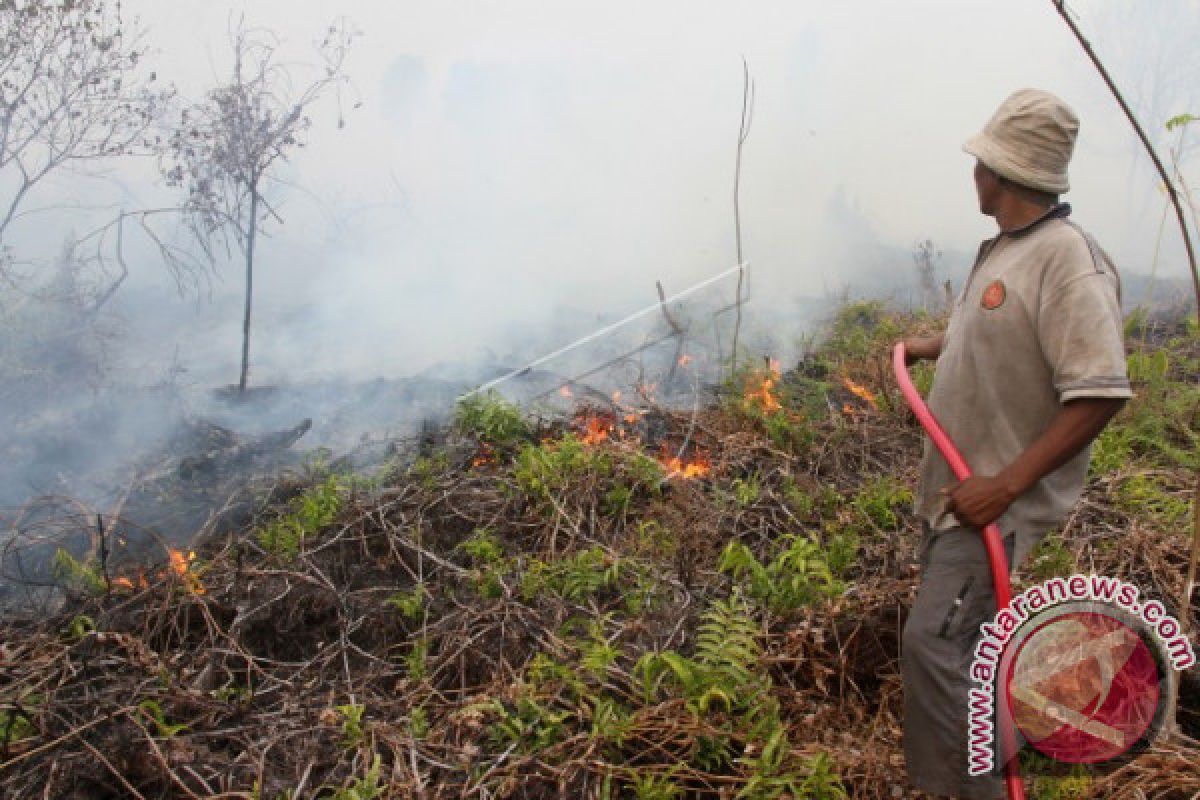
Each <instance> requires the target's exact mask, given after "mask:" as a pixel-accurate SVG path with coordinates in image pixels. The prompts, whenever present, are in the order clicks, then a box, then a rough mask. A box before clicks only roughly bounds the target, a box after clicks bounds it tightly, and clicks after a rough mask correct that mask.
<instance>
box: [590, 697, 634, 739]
mask: <svg viewBox="0 0 1200 800" xmlns="http://www.w3.org/2000/svg"><path fill="white" fill-rule="evenodd" d="M632 728H633V719H632V718H631V716H630V714H629V712H628V711H627V710H626V709H624V708H622V707H621V705H620V704H619V703H617V701H615V700H613V699H612V698H611V697H605V696H601V697H597V698H596V699H595V701H594V703H593V707H592V729H591V737H592V738H593V739H596V740H598V741H601V742H605V743H610V744H613V745H615V746H617V747H621V746H622V745H623V744H624V743H625V737H626V736H628V735H629V731H630V730H631V729H632Z"/></svg>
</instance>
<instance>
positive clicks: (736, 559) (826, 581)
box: [717, 534, 842, 611]
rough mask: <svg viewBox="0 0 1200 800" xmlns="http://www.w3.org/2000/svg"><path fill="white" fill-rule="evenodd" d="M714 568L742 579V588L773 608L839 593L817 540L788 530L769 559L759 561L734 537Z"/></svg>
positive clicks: (795, 604) (782, 607)
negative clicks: (773, 556) (767, 561)
mask: <svg viewBox="0 0 1200 800" xmlns="http://www.w3.org/2000/svg"><path fill="white" fill-rule="evenodd" d="M717 569H719V570H720V571H722V572H728V573H729V574H730V575H732V576H733V578H734V580H738V581H742V580H744V581H745V582H746V591H747V593H748V594H749V595H750V596H751V597H753V598H754V599H755V600H758V601H759V602H761V603H763V604H764V605H765V606H767V607H768V608H770V609H772V610H774V611H789V610H791V609H794V608H800V607H801V606H806V605H811V604H812V603H814V602H816V601H818V600H820V599H822V598H824V597H831V596H833V595H836V594H839V593H841V591H842V585H841V583H840V582H839V581H838V580H837V579H836V578H835V577H834V575H833V571H832V570H831V569H830V565H829V561H828V558H827V556H826V555H825V553H824V552H823V551H822V549H821V545H820V544H818V543H817V542H815V541H813V540H811V539H806V538H802V537H799V536H796V535H795V534H788V535H787V536H785V537H783V546H782V547H781V548H780V550H779V552H778V553H777V555H776V556H775V558H774V559H772V560H771V561H770V562H769V563H767V564H765V565H764V564H763V563H762V562H761V561H759V560H758V558H756V557H755V555H754V553H753V552H752V551H751V550H750V548H749V547H747V546H746V545H745V544H743V543H742V542H739V541H737V540H736V539H735V540H733V541H731V542H730V543H729V544H727V545H726V546H725V549H724V551H722V553H721V558H720V561H718V563H717Z"/></svg>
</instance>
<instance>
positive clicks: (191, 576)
mask: <svg viewBox="0 0 1200 800" xmlns="http://www.w3.org/2000/svg"><path fill="white" fill-rule="evenodd" d="M167 554H168V556H169V557H170V559H171V560H170V565H169V566H170V569H171V571H172V572H174V573H175V574H176V575H177V576H178V577H180V578H182V579H183V582H184V583H185V584H186V585H187V588H188V591H190V592H191V593H192V594H204V592H205V589H204V584H203V583H201V581H200V576H199V575H197V574H196V573H195V572H193V571H192V562H193V561H195V560H196V554H195V553H194V552H191V551H189V552H188V553H186V554H185V553H184V552H183V551H182V550H176V549H175V548H173V547H172V548H170V549H169V550H168V551H167Z"/></svg>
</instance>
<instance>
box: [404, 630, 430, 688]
mask: <svg viewBox="0 0 1200 800" xmlns="http://www.w3.org/2000/svg"><path fill="white" fill-rule="evenodd" d="M404 669H405V672H407V673H408V677H409V678H410V679H411V680H414V681H423V680H425V678H426V677H427V676H428V674H429V640H428V639H426V638H425V637H421V638H419V639H417V640H416V641H414V642H413V643H412V647H411V648H409V651H408V652H407V653H405V655H404Z"/></svg>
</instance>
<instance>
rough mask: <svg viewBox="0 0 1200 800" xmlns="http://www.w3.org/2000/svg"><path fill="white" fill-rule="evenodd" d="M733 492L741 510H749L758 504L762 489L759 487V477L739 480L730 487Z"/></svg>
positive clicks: (752, 476)
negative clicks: (748, 508)
mask: <svg viewBox="0 0 1200 800" xmlns="http://www.w3.org/2000/svg"><path fill="white" fill-rule="evenodd" d="M729 488H730V489H731V490H732V492H733V500H734V502H735V503H737V505H738V507H739V508H747V507H749V506H752V505H754V504H755V503H757V502H758V498H759V495H760V494H762V489H761V488H760V487H759V485H758V476H757V475H751V476H750V477H749V478H737V479H735V480H734V481H733V483H732V484H731V485H730V487H729Z"/></svg>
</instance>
